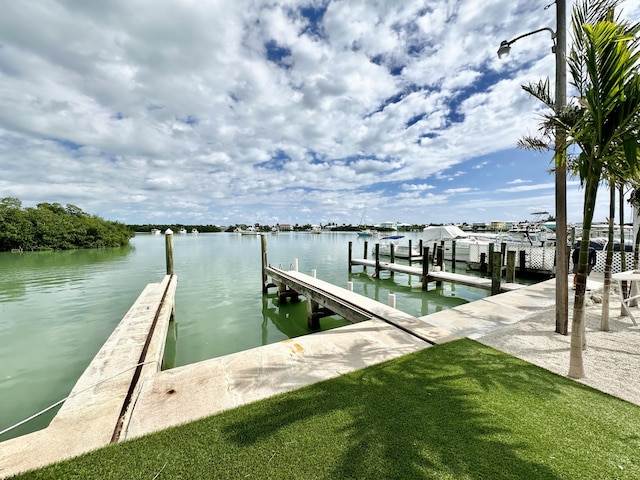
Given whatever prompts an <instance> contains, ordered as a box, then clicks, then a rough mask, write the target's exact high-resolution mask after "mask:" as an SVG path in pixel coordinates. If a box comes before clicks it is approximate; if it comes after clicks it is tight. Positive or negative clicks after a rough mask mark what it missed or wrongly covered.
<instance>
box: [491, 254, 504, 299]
mask: <svg viewBox="0 0 640 480" xmlns="http://www.w3.org/2000/svg"><path fill="white" fill-rule="evenodd" d="M491 264H492V266H491V295H496V294H498V293H500V279H501V278H500V277H501V276H502V253H500V252H493V255H492V257H491Z"/></svg>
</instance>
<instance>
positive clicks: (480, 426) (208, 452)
mask: <svg viewBox="0 0 640 480" xmlns="http://www.w3.org/2000/svg"><path fill="white" fill-rule="evenodd" d="M629 381H633V379H629ZM17 478H21V479H31V478H38V479H41V478H47V479H52V478H56V479H57V478H65V479H72V478H77V479H87V478H100V479H107V478H113V479H149V480H151V479H206V478H216V479H234V478H239V479H246V478H260V479H267V478H271V479H305V480H306V479H393V478H397V479H419V478H428V479H456V480H459V479H491V480H493V479H505V478H512V479H607V480H610V479H638V478H640V407H638V406H635V405H633V404H630V403H626V402H624V401H622V400H618V399H616V398H613V397H610V396H608V395H605V394H602V393H600V392H598V391H595V390H592V389H591V388H588V387H585V386H583V385H581V384H579V383H576V382H573V381H571V380H569V379H567V378H564V377H560V376H557V375H554V374H552V373H549V372H547V371H545V370H543V369H540V368H538V367H535V366H533V365H530V364H528V363H526V362H523V361H521V360H519V359H516V358H514V357H510V356H508V355H505V354H503V353H501V352H498V351H496V350H493V349H491V348H488V347H485V346H483V345H481V344H479V343H477V342H474V341H472V340H459V341H456V342H452V343H448V344H444V345H439V346H435V347H432V348H428V349H425V350H423V351H420V352H417V353H414V354H411V355H407V356H405V357H402V358H399V359H396V360H392V361H389V362H386V363H383V364H380V365H376V366H373V367H369V368H366V369H364V370H359V371H357V372H353V373H351V374H349V375H344V376H342V377H339V378H336V379H333V380H328V381H325V382H322V383H318V384H315V385H311V386H309V387H306V388H302V389H300V390H296V391H294V392H291V393H287V394H283V395H279V396H277V397H273V398H270V399H267V400H264V401H260V402H257V403H254V404H251V405H247V406H244V407H240V408H237V409H234V410H230V411H227V412H224V413H222V414H219V415H216V416H213V417H210V418H207V419H204V420H200V421H197V422H193V423H190V424H187V425H184V426H181V427H176V428H171V429H168V430H165V431H162V432H159V433H156V434H152V435H148V436H146V437H143V438H139V439H136V440H131V441H128V442H124V443H120V444H116V445H112V446H109V447H107V448H104V449H102V450H98V451H96V452H93V453H89V454H86V455H83V456H81V457H78V458H76V459H73V460H69V461H65V462H62V463H59V464H56V465H52V466H49V467H46V468H43V469H40V470H36V471H34V472H30V473H26V474H23V475H21V476H18V477H17Z"/></svg>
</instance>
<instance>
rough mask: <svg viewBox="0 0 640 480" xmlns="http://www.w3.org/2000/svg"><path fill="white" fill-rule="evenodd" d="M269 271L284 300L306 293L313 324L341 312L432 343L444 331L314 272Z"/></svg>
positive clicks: (352, 321)
mask: <svg viewBox="0 0 640 480" xmlns="http://www.w3.org/2000/svg"><path fill="white" fill-rule="evenodd" d="M265 273H266V275H267V276H268V277H270V278H271V279H272V280H273V283H271V284H270V286H274V287H277V288H278V296H279V298H280V300H281V301H286V299H287V298H291V297H292V296H294V295H293V292H295V293H297V294H300V295H304V296H305V298H306V299H307V313H308V322H309V326H310V327H312V328H319V319H320V318H321V317H322V316H327V315H340V316H341V317H343V318H344V319H345V320H347V321H349V322H351V323H358V322H362V321H365V320H371V319H378V320H382V321H384V322H386V323H388V324H391V325H393V326H394V327H396V328H399V329H400V330H403V331H405V332H407V333H410V334H411V335H413V336H414V337H417V338H419V339H420V340H422V341H424V342H427V343H429V344H431V345H433V344H435V343H436V340H437V339H438V338H439V337H440V336H441V334H442V332H441V330H438V329H435V328H433V327H432V326H430V325H428V324H426V323H424V322H421V321H420V320H418V319H417V318H416V317H414V316H412V315H409V314H408V313H405V312H403V311H401V310H398V309H396V308H393V307H390V306H388V305H385V304H384V303H381V302H378V301H376V300H372V299H370V298H368V297H365V296H364V295H360V294H358V293H355V292H352V291H351V290H348V289H346V288H342V287H338V286H336V285H333V284H332V283H329V282H325V281H324V280H319V279H317V278H315V277H312V276H310V275H306V274H304V273H301V272H298V271H295V270H281V269H279V268H274V267H265Z"/></svg>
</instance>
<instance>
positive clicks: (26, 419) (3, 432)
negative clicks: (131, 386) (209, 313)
mask: <svg viewBox="0 0 640 480" xmlns="http://www.w3.org/2000/svg"><path fill="white" fill-rule="evenodd" d="M149 363H158V362H157V360H151V361H148V362H141V363H138V364H137V365H133V366H131V367H129V368H127V369H126V370H122V371H121V372H118V373H116V374H115V375H113V376H111V377H109V378H105V379H104V380H101V381H99V382H98V383H95V384H93V385H91V386H89V387H87V388H85V389H83V390H80V391H79V392H76V393H73V394H71V395H68V396H66V397H65V398H63V399H62V400H58V401H57V402H56V403H54V404H53V405H49V406H48V407H47V408H45V409H44V410H40V411H39V412H38V413H34V414H33V415H31V416H30V417H29V418H25V419H24V420H22V421H20V422H18V423H16V424H15V425H11V426H10V427H8V428H5V429H4V430H2V431H0V435H4V434H5V433H7V432H10V431H11V430H13V429H15V428H18V427H19V426H20V425H24V424H25V423H27V422H30V421H31V420H33V419H34V418H37V417H39V416H40V415H42V414H43V413H47V412H48V411H49V410H51V409H53V408H55V407H57V406H58V405H60V404H61V403H64V402H66V401H67V400H68V399H70V398H72V397H75V396H76V395H80V394H81V393H83V392H86V391H87V390H91V389H92V388H94V387H97V386H98V385H100V384H102V383H105V382H108V381H109V380H113V379H114V378H116V377H118V376H120V375H122V374H123V373H126V372H128V371H129V370H133V369H134V368H138V367H139V366H140V365H147V364H149Z"/></svg>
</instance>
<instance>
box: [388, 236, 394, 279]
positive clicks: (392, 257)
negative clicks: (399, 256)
mask: <svg viewBox="0 0 640 480" xmlns="http://www.w3.org/2000/svg"><path fill="white" fill-rule="evenodd" d="M389 246H390V247H391V263H396V244H395V243H393V242H391V243H390V244H389ZM394 273H395V272H393V270H392V271H391V272H390V277H391V278H393V274H394Z"/></svg>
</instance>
